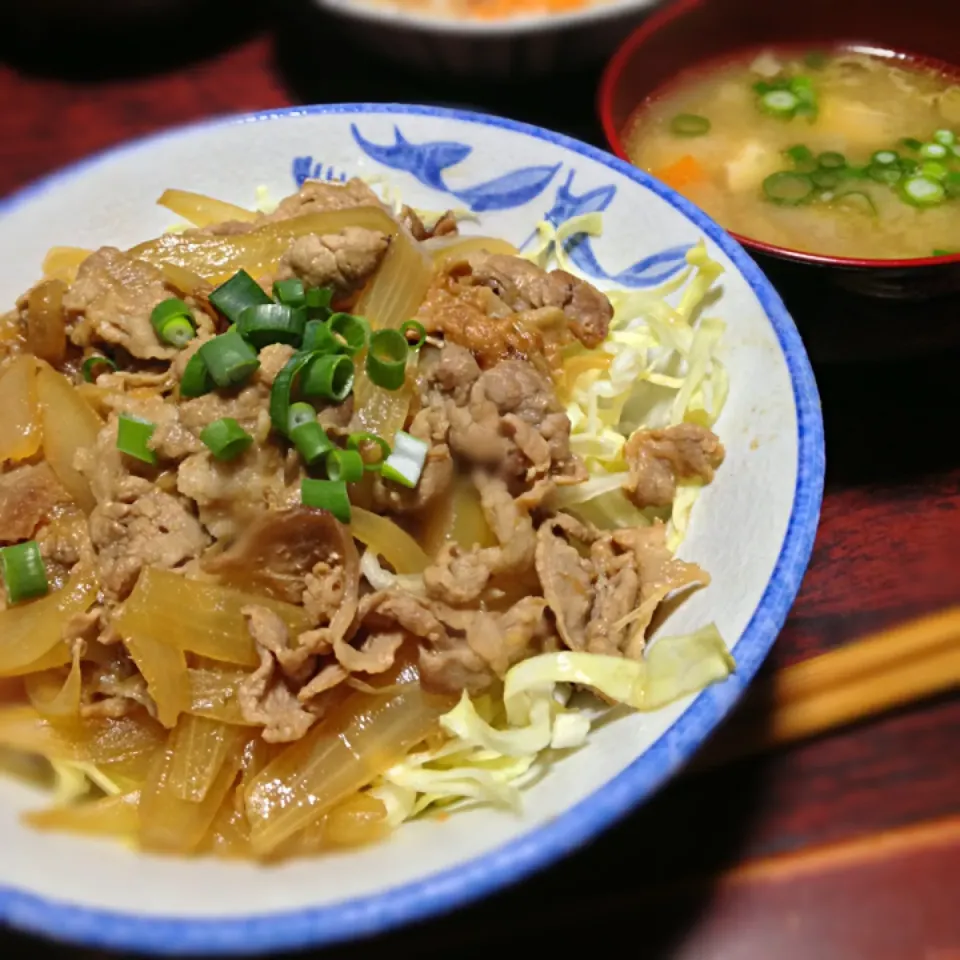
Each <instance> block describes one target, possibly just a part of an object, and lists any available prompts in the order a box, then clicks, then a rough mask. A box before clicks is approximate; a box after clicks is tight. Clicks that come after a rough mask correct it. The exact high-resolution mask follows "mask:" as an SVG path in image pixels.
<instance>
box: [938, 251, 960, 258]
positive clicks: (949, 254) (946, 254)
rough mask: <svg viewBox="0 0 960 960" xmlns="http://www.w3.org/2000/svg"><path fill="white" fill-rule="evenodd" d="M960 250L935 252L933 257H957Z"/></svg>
mask: <svg viewBox="0 0 960 960" xmlns="http://www.w3.org/2000/svg"><path fill="white" fill-rule="evenodd" d="M958 253H960V250H934V251H933V255H934V256H935V257H955V256H956V255H957V254H958Z"/></svg>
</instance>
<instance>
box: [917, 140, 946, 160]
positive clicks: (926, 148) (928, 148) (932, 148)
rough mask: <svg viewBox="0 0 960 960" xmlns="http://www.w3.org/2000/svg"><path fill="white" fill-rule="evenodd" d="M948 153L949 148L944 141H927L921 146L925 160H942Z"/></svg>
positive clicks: (921, 153) (921, 154)
mask: <svg viewBox="0 0 960 960" xmlns="http://www.w3.org/2000/svg"><path fill="white" fill-rule="evenodd" d="M946 155H947V148H946V147H945V146H944V145H943V144H942V143H925V144H924V145H923V146H922V147H921V148H920V156H921V157H923V158H924V159H925V160H942V159H943V158H944V157H945V156H946Z"/></svg>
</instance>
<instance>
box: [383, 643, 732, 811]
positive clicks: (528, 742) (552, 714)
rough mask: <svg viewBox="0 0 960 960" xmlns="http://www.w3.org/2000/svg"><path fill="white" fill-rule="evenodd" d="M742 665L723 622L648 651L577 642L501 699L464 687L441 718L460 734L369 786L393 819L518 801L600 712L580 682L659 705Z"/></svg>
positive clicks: (646, 706) (528, 663) (537, 661)
mask: <svg viewBox="0 0 960 960" xmlns="http://www.w3.org/2000/svg"><path fill="white" fill-rule="evenodd" d="M733 667H734V663H733V658H732V657H731V656H730V653H729V652H728V651H727V648H726V645H725V644H724V642H723V638H722V637H721V636H720V633H719V631H718V630H717V628H716V626H715V625H713V624H710V625H709V626H707V627H704V628H703V629H702V630H698V631H696V632H695V633H690V634H684V635H681V636H676V637H663V638H662V639H659V640H657V641H656V642H655V643H653V644H652V645H651V647H650V649H649V651H648V652H647V655H646V656H645V657H644V659H643V660H626V659H623V658H621V657H609V656H601V655H599V654H593V653H573V652H564V653H545V654H541V655H540V656H537V657H532V658H531V659H529V660H524V661H522V662H520V663H518V664H517V665H516V666H514V667H512V668H511V669H510V670H509V671H508V672H507V675H506V677H505V679H504V687H503V696H502V698H501V699H500V700H499V702H498V701H495V700H493V699H492V698H490V697H489V696H484V697H477V698H475V699H471V698H470V697H469V696H467V694H466V693H464V694H463V696H462V697H461V698H460V702H459V703H458V704H457V705H456V706H455V707H454V708H453V709H452V710H451V711H450V712H449V713H446V714H444V716H442V717H441V718H440V724H441V726H442V728H443V730H444V732H445V733H446V734H447V735H448V736H449V738H450V739H449V740H448V741H447V742H446V743H444V744H443V746H441V747H439V748H437V749H434V750H423V751H417V752H415V753H412V754H410V755H409V756H408V757H406V759H405V760H403V762H401V763H398V764H396V765H395V766H393V767H391V768H390V769H389V770H387V771H386V773H384V774H383V775H382V776H381V777H380V778H379V779H378V780H377V781H376V782H375V783H374V784H373V786H372V787H370V790H369V792H370V793H371V794H372V795H373V796H375V797H377V798H378V799H380V800H381V801H382V802H383V803H384V805H385V806H386V808H387V818H388V821H389V822H390V823H391V825H396V824H398V823H402V822H403V821H404V820H408V819H410V818H411V817H414V816H416V815H417V814H418V813H420V812H422V811H423V810H425V809H427V808H429V807H433V806H436V805H438V804H441V803H444V804H445V803H450V802H456V801H462V800H480V801H485V802H488V803H493V804H495V805H497V806H501V807H506V808H508V809H513V810H516V809H517V808H518V806H519V802H520V794H519V787H520V786H521V785H522V784H523V782H525V781H526V780H528V779H532V777H533V776H535V775H536V773H537V768H538V767H539V766H540V765H542V764H543V763H546V762H548V760H549V755H548V754H546V753H545V751H547V750H548V749H553V750H569V749H573V748H576V747H579V746H581V745H582V744H583V743H584V742H585V741H586V739H587V736H588V734H589V732H590V726H591V720H590V717H589V716H588V714H587V713H585V712H584V711H583V710H582V709H576V708H569V707H568V706H567V702H568V698H569V695H570V685H571V684H577V685H581V686H586V687H589V688H591V689H593V690H596V691H598V692H600V693H602V694H603V695H604V696H606V697H608V698H609V699H610V700H613V701H615V702H616V703H620V704H624V705H626V706H629V707H633V708H634V709H637V710H657V709H659V708H661V707H663V706H666V705H667V704H669V703H672V702H673V701H675V700H678V699H680V698H681V697H685V696H688V695H689V694H692V693H696V692H698V691H699V690H702V689H703V688H704V687H706V686H708V685H709V684H711V683H716V682H717V681H719V680H723V679H725V678H726V677H727V676H728V675H729V674H730V672H731V671H732V670H733Z"/></svg>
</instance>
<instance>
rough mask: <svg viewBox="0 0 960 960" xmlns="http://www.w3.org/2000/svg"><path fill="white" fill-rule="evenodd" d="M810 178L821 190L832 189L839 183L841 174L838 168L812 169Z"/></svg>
mask: <svg viewBox="0 0 960 960" xmlns="http://www.w3.org/2000/svg"><path fill="white" fill-rule="evenodd" d="M810 179H811V180H812V181H813V182H814V183H815V184H816V185H817V186H818V187H819V188H820V189H821V190H832V189H833V188H834V187H835V186H837V185H838V184H839V183H840V181H841V179H842V176H841V174H840V171H839V170H814V171H813V173H811V174H810Z"/></svg>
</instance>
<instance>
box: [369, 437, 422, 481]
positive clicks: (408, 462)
mask: <svg viewBox="0 0 960 960" xmlns="http://www.w3.org/2000/svg"><path fill="white" fill-rule="evenodd" d="M429 450H430V445H429V444H428V443H426V442H425V441H424V440H419V439H418V438H417V437H413V436H411V435H410V434H409V433H404V432H403V430H398V431H397V435H396V437H394V440H393V453H391V454H390V456H389V457H387V459H386V460H384V462H383V467H382V468H381V470H380V475H381V476H383V477H385V478H386V479H387V480H393V481H394V482H395V483H399V484H401V485H402V486H404V487H410V488H411V489H413V488H414V487H415V486H416V485H417V484H418V483H419V482H420V474H421V473H422V472H423V465H424V464H425V463H426V461H427V453H428V452H429Z"/></svg>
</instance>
